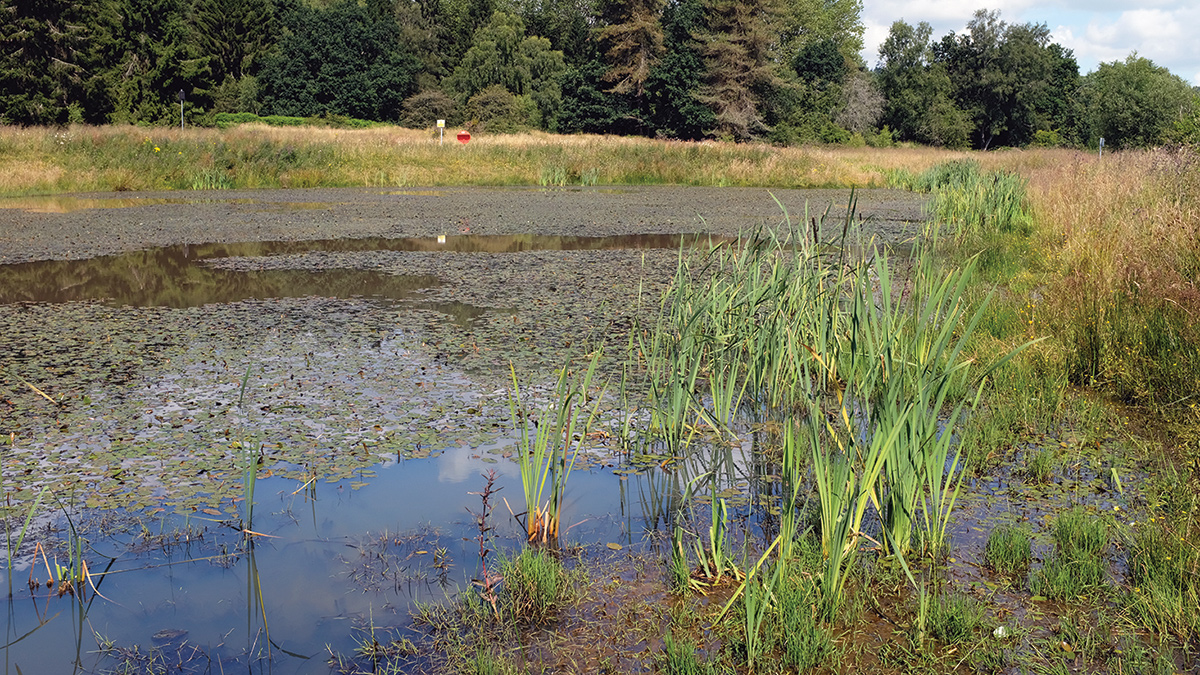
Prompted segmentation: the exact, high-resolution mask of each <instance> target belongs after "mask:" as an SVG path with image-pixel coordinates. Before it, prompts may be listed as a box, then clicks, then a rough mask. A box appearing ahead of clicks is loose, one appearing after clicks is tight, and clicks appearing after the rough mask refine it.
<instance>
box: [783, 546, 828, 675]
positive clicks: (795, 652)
mask: <svg viewBox="0 0 1200 675" xmlns="http://www.w3.org/2000/svg"><path fill="white" fill-rule="evenodd" d="M788 572H789V573H788V574H787V575H786V576H785V577H784V578H783V579H782V580H781V582H780V583H777V584H776V585H775V599H776V607H775V616H776V620H775V622H774V623H773V629H774V630H773V635H772V638H771V643H772V644H774V645H776V646H777V647H778V649H779V653H780V662H781V663H783V664H784V665H786V666H789V667H791V668H795V669H796V670H797V671H798V672H804V671H806V670H808V669H809V668H815V667H817V666H819V665H821V664H822V663H824V662H825V661H826V660H827V659H829V658H830V657H831V656H832V655H833V652H834V646H833V641H832V640H831V639H830V637H829V632H828V631H827V630H826V629H825V628H824V627H823V626H822V625H821V623H820V622H819V617H820V610H819V607H820V593H819V591H818V588H817V584H816V583H815V582H814V581H813V579H812V577H811V576H810V575H808V574H805V573H804V572H805V571H804V570H803V569H801V568H800V565H798V564H797V563H796V562H792V563H791V564H790V565H789V570H788Z"/></svg>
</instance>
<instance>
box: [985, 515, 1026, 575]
mask: <svg viewBox="0 0 1200 675" xmlns="http://www.w3.org/2000/svg"><path fill="white" fill-rule="evenodd" d="M1031 537H1032V535H1031V533H1030V530H1029V526H1028V525H1024V524H1022V525H1001V526H999V527H997V528H996V529H994V530H992V533H991V534H990V535H988V540H987V544H985V545H984V549H983V560H984V563H986V564H987V566H988V567H991V568H992V569H994V570H996V571H997V572H999V573H1000V574H1004V575H1006V576H1009V577H1016V576H1018V575H1022V574H1025V572H1027V571H1029V564H1030V562H1031V561H1032V560H1033V543H1032V538H1031Z"/></svg>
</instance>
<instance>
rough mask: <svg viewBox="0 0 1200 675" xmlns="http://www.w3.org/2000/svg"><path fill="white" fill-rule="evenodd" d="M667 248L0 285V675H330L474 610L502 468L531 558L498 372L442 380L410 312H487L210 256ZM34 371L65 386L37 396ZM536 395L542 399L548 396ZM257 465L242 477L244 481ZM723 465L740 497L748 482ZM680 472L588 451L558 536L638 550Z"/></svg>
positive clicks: (596, 448)
mask: <svg viewBox="0 0 1200 675" xmlns="http://www.w3.org/2000/svg"><path fill="white" fill-rule="evenodd" d="M679 243H680V237H678V236H642V237H598V238H581V237H567V238H563V237H537V236H519V237H482V236H472V235H462V236H448V237H445V238H444V239H441V240H439V239H433V238H430V239H399V240H397V239H388V240H378V239H375V240H368V239H363V240H339V241H327V242H303V243H279V242H267V243H250V244H213V245H205V246H180V247H171V248H166V249H155V250H147V251H138V252H133V253H128V254H124V255H120V256H110V257H105V258H95V259H90V260H79V261H50V262H39V263H29V264H21V265H9V266H3V267H0V313H2V314H3V315H4V321H5V324H4V325H5V326H6V329H5V332H6V333H8V334H9V335H8V337H7V338H6V339H7V340H8V343H7V344H8V346H7V347H6V351H7V353H8V356H6V361H5V367H6V368H11V369H12V371H13V374H14V375H17V376H18V377H19V380H16V379H10V380H8V382H9V383H10V385H9V391H8V392H7V393H6V394H5V396H7V397H8V398H7V399H6V402H5V403H4V406H7V407H4V406H0V412H4V413H5V415H7V417H8V419H7V420H6V421H5V422H4V425H5V426H4V428H3V429H0V430H2V431H5V432H7V433H6V434H4V435H6V436H8V437H9V439H8V443H7V447H4V453H5V460H4V462H5V463H4V486H3V488H4V494H5V498H6V500H9V501H11V502H12V503H14V504H16V505H17V506H18V508H17V509H15V510H14V515H13V516H12V517H10V519H9V523H8V524H9V532H8V538H7V541H8V542H9V545H10V546H12V550H13V556H14V557H13V564H12V569H11V571H10V574H9V575H5V577H4V578H3V579H2V580H0V583H2V584H3V585H4V586H5V588H6V590H7V591H8V592H7V593H6V595H8V596H9V600H8V603H7V613H6V620H5V624H6V631H5V639H4V645H5V647H4V649H3V652H4V664H5V665H4V672H5V673H20V674H21V675H33V674H35V673H47V674H49V673H67V672H105V671H107V670H110V669H112V668H116V667H126V666H128V665H129V664H138V665H139V667H142V668H143V669H144V670H146V671H155V669H156V668H159V669H161V668H166V669H170V670H174V671H178V672H234V671H241V670H243V669H247V668H249V670H250V671H251V672H281V673H292V672H295V673H324V672H329V669H330V666H329V661H330V659H331V657H333V655H335V654H336V655H347V654H353V652H354V649H355V647H356V646H357V645H358V644H359V643H360V642H361V641H362V640H363V639H364V636H365V635H368V634H369V631H370V629H371V628H372V627H374V628H375V629H376V630H378V631H392V633H391V635H394V636H399V635H403V634H404V633H405V631H408V630H410V629H411V619H410V614H409V612H410V609H411V608H412V607H413V603H414V602H418V601H421V602H442V601H445V600H447V599H450V598H453V597H454V596H455V595H456V594H458V593H462V592H474V591H473V590H471V589H472V579H475V578H479V576H480V574H481V568H480V558H479V543H478V541H477V539H476V537H477V535H478V530H477V527H476V525H475V520H474V516H473V515H472V514H471V511H478V510H479V508H480V501H479V497H478V496H477V495H473V494H470V493H472V492H479V491H480V490H482V489H483V487H484V484H485V482H486V481H485V478H484V474H485V473H487V472H489V471H495V475H496V487H497V488H499V491H498V492H496V493H495V494H494V495H493V497H492V506H493V511H492V514H491V517H490V524H491V525H493V526H494V527H495V528H496V529H495V530H494V531H492V532H491V533H490V534H489V536H490V537H492V541H491V543H490V546H491V547H493V548H496V549H497V550H498V551H501V552H503V551H505V550H508V551H513V550H517V549H518V548H519V546H520V544H521V542H522V541H523V536H522V533H521V532H520V527H519V525H518V523H517V521H516V519H515V518H514V515H513V512H516V513H517V515H519V513H520V511H522V510H523V504H524V498H523V496H522V491H521V482H520V474H519V470H518V467H517V465H516V464H515V463H514V462H513V461H512V459H511V456H512V451H513V449H514V443H515V438H514V437H513V435H512V431H511V430H510V429H509V428H508V427H509V424H508V422H509V420H508V408H507V396H508V394H507V391H508V387H507V382H506V381H505V379H504V377H503V376H504V375H506V373H504V372H503V371H501V372H491V373H486V372H464V371H463V370H461V369H459V368H456V367H455V365H454V363H453V361H452V360H451V359H448V357H447V356H446V355H447V352H446V349H445V347H444V346H440V347H437V348H431V347H429V345H428V342H429V337H428V335H426V334H425V333H423V332H422V330H421V329H420V327H412V326H409V325H408V323H409V322H408V321H407V320H406V318H405V317H406V316H407V312H409V311H411V310H412V309H420V310H422V311H427V312H428V311H433V312H440V313H442V314H444V315H446V316H447V317H448V318H450V319H451V320H452V321H453V322H454V323H458V324H459V327H460V328H461V329H462V330H469V329H470V325H471V322H472V321H474V320H475V319H477V318H480V317H486V316H491V315H494V314H495V313H496V310H494V309H488V310H482V309H480V310H477V311H475V312H474V313H471V312H470V311H467V315H468V316H470V317H472V318H470V319H468V320H466V321H462V322H460V321H457V320H456V317H461V316H463V312H464V311H466V310H464V308H463V307H462V306H458V307H449V306H445V305H439V304H437V303H421V302H411V301H412V300H413V299H414V297H415V295H414V294H417V293H418V292H420V291H422V290H424V289H429V288H434V287H437V286H438V285H439V284H440V283H441V282H440V281H439V278H438V277H437V276H434V275H404V274H392V273H386V272H381V271H374V270H369V269H353V268H330V269H317V270H307V269H286V268H284V269H262V270H251V271H240V270H235V269H229V268H226V267H221V266H217V265H213V264H210V263H212V262H213V261H215V260H218V259H230V258H251V259H257V258H265V257H268V256H284V255H294V254H302V253H311V252H314V251H317V252H353V251H380V250H384V251H388V250H390V251H428V252H436V251H442V252H445V253H447V254H463V255H471V254H474V253H486V254H497V253H516V252H521V251H546V250H552V251H560V250H569V251H589V250H618V249H629V248H675V247H677V246H678V245H679ZM285 267H286V266H285ZM405 301H410V302H408V303H407V304H405ZM143 308H145V309H143ZM469 309H470V308H467V310H469ZM148 311H149V312H151V313H147V312H148ZM279 317H287V320H286V321H284V320H283V319H280V318H279ZM514 321H515V319H514ZM131 331H134V332H136V331H142V332H144V333H146V336H145V337H144V338H138V340H137V341H134V340H132V338H131V339H130V340H129V341H130V343H131V344H132V342H137V344H136V345H133V346H130V345H129V344H126V342H123V341H122V340H123V338H117V337H115V336H119V335H123V334H125V333H128V332H131ZM478 349H479V347H478V346H476V347H475V350H476V351H478ZM118 364H119V368H118V367H117V366H118ZM47 370H48V371H53V372H55V373H56V374H57V375H58V376H59V377H58V379H51V380H49V381H51V382H54V383H56V384H57V386H55V387H50V386H47V385H45V384H43V387H42V388H39V387H36V386H35V385H34V384H33V381H32V380H33V379H34V378H35V377H37V375H38V373H39V372H41V371H47ZM117 370H120V373H119V375H120V376H119V377H117V376H116V375H114V372H115V371H117ZM68 371H78V372H73V373H71V374H68ZM498 375H499V376H500V377H497V376H498ZM72 378H74V379H72ZM36 381H38V382H43V380H42V379H37V380H36ZM22 384H24V385H27V386H22ZM31 389H32V391H31ZM47 390H48V391H47ZM530 391H531V392H532V396H533V398H534V399H537V397H539V396H542V397H543V399H544V396H545V393H546V391H545V388H544V387H543V388H542V389H540V390H539V388H538V386H536V384H535V385H534V386H531V388H530ZM35 392H36V393H35ZM65 392H69V393H65ZM247 448H249V449H250V450H247ZM255 450H257V452H259V456H260V458H261V459H260V462H261V463H260V465H259V468H258V469H257V471H256V474H257V478H256V479H255V480H254V481H252V482H251V481H248V480H244V479H243V478H242V476H243V475H244V473H239V470H240V467H242V466H243V465H244V462H245V460H246V458H247V457H252V456H253V455H252V454H249V453H252V452H254V451H255ZM747 450H748V449H747ZM737 465H738V466H745V463H743V462H738V463H737ZM733 469H734V467H733V465H731V473H730V476H729V478H728V483H727V484H728V485H729V486H730V488H731V489H733V491H734V492H737V491H738V490H739V489H744V488H745V487H746V483H747V481H748V480H749V478H747V477H745V476H739V475H738V474H737V472H736V471H734V470H733ZM686 474H687V472H686V471H685V470H684V468H683V467H681V466H676V465H673V464H671V462H670V461H669V458H664V457H658V456H650V457H642V458H640V459H635V458H631V456H630V455H629V454H628V452H627V451H626V450H623V449H622V448H621V447H620V443H618V442H617V441H615V440H609V441H598V442H596V443H594V444H593V446H592V447H591V448H590V449H589V452H588V455H587V456H586V457H583V458H581V459H580V463H579V466H578V467H577V468H576V471H575V472H574V473H573V474H572V476H571V479H570V483H569V487H568V490H567V502H566V506H565V510H564V515H563V527H564V528H566V534H565V535H564V537H563V542H562V543H563V544H564V545H565V546H567V547H570V548H579V549H581V550H582V551H592V552H594V553H595V554H597V555H607V554H611V553H612V551H613V550H614V549H615V548H617V545H619V547H620V548H621V550H623V551H626V552H629V551H639V550H648V548H649V547H651V546H653V545H655V540H656V538H655V537H654V536H653V535H654V534H655V533H657V532H658V531H659V530H660V528H662V527H664V524H665V522H666V519H667V516H668V514H669V512H670V511H671V509H674V508H677V506H678V503H677V499H678V495H679V492H680V491H681V489H682V488H683V486H684V485H685V484H686V482H687V480H688V478H687V476H686ZM250 485H252V486H253V492H252V493H251V492H249V489H250ZM39 493H40V494H43V499H42V501H41V503H40V505H39V507H38V508H37V509H36V510H34V511H33V517H32V518H31V520H30V525H29V528H28V532H27V533H26V536H25V538H24V541H23V542H22V543H21V545H20V547H19V548H18V547H17V546H16V542H17V539H18V538H19V535H20V532H21V529H22V527H23V525H24V516H25V514H27V513H29V512H30V509H31V507H30V504H31V503H32V501H33V499H32V495H34V494H39ZM251 495H252V499H248V497H251ZM251 501H252V502H253V504H254V506H253V512H252V514H251V513H248V512H247V504H248V503H249V502H251ZM243 530H250V531H251V532H253V533H254V534H252V535H247V534H246V533H245V532H244V531H243ZM72 542H75V543H76V544H79V545H81V546H82V551H83V559H84V560H86V562H87V565H88V570H89V574H90V581H89V583H88V584H87V588H85V589H84V591H83V592H82V599H81V598H80V597H79V595H78V594H68V595H65V596H61V597H60V596H59V595H58V593H57V589H56V588H47V587H46V586H45V585H44V582H45V581H46V580H47V579H48V578H49V577H52V576H57V574H56V572H54V571H53V568H56V566H57V565H63V566H69V561H70V560H71V558H72V557H73V554H72V553H70V552H69V551H70V548H71V546H70V544H71V543H72ZM76 550H78V549H76ZM75 555H77V554H75ZM47 568H51V569H47ZM10 579H11V587H9V583H10ZM33 580H36V581H39V582H41V583H42V584H43V585H39V586H37V587H36V588H34V587H33V586H32V584H31V581H33Z"/></svg>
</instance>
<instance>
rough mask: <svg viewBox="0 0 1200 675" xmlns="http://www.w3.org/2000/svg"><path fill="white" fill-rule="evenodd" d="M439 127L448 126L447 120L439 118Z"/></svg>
mask: <svg viewBox="0 0 1200 675" xmlns="http://www.w3.org/2000/svg"><path fill="white" fill-rule="evenodd" d="M438 128H439V129H445V128H446V120H438Z"/></svg>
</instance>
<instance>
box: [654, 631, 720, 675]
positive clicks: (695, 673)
mask: <svg viewBox="0 0 1200 675" xmlns="http://www.w3.org/2000/svg"><path fill="white" fill-rule="evenodd" d="M655 662H656V665H657V666H658V672H660V673H663V674H664V675H717V674H718V673H720V672H722V671H721V670H718V668H717V666H716V664H714V663H713V662H711V661H702V660H701V659H700V657H699V656H697V655H696V643H695V642H693V641H692V640H691V639H689V638H687V637H679V638H677V637H675V636H674V634H672V633H671V631H667V632H666V633H665V634H664V635H663V650H662V652H661V653H659V654H658V655H657V657H656V658H655Z"/></svg>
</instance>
